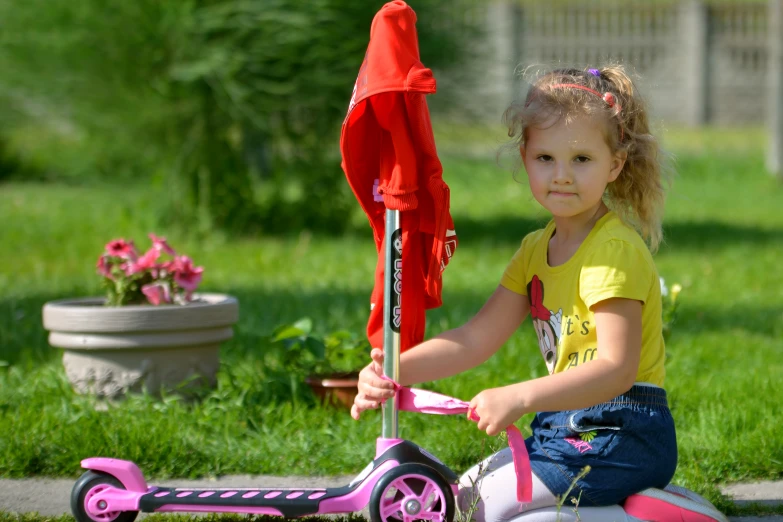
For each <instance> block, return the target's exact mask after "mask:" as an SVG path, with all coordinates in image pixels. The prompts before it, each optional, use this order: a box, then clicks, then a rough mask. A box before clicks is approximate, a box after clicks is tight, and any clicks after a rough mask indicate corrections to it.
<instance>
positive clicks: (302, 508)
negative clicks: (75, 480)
mask: <svg viewBox="0 0 783 522" xmlns="http://www.w3.org/2000/svg"><path fill="white" fill-rule="evenodd" d="M388 460H394V461H396V462H400V463H402V462H405V463H408V462H415V463H420V464H424V465H427V466H429V467H431V468H433V469H434V470H436V471H437V472H438V473H440V474H441V476H443V478H444V479H445V480H446V482H447V483H448V484H456V483H457V481H458V477H457V475H456V474H455V473H454V471H452V470H451V469H449V468H448V467H447V466H446V465H444V464H443V463H442V462H440V461H439V460H437V459H436V458H435V457H434V456H432V455H431V454H429V453H428V452H426V451H424V450H423V449H422V448H420V447H419V446H418V445H416V444H415V443H413V442H410V441H407V440H403V441H400V443H399V444H397V445H395V446H393V447H391V448H389V449H388V450H386V451H385V452H384V453H383V454H382V455H380V456H378V457H377V458H376V459H375V460H373V461H372V462H371V463H370V465H368V466H367V468H365V470H364V471H363V472H362V473H360V474H359V476H358V477H356V478H355V479H354V480H353V481H352V482H351V483H350V484H348V485H346V486H343V487H337V488H270V487H265V488H236V489H218V488H194V489H185V488H179V487H155V489H153V490H152V491H150V492H149V493H145V494H144V495H142V496H141V498H140V499H139V509H140V510H141V511H143V512H147V513H151V512H159V511H180V512H181V511H218V510H220V509H219V508H225V510H224V511H233V512H252V511H253V510H254V509H259V510H261V509H264V508H267V509H268V508H271V509H274V510H277V511H279V512H280V514H281V515H283V516H284V517H287V518H298V517H302V516H306V515H313V514H316V513H318V512H319V507H320V504H321V502H323V501H324V500H327V499H331V498H335V497H342V496H345V495H348V494H349V493H351V492H352V491H354V490H356V489H357V488H359V487H360V486H361V485H362V483H363V482H364V480H365V479H366V478H367V476H368V475H369V474H370V473H371V472H372V471H374V470H376V469H377V468H379V467H380V466H381V465H383V463H384V462H386V461H388ZM259 512H260V511H259Z"/></svg>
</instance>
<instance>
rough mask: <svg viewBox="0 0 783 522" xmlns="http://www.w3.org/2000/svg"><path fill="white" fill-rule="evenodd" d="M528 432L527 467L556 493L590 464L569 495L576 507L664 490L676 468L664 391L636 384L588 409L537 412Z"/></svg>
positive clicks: (674, 437)
mask: <svg viewBox="0 0 783 522" xmlns="http://www.w3.org/2000/svg"><path fill="white" fill-rule="evenodd" d="M531 428H532V429H533V435H532V436H531V437H529V438H528V439H527V440H526V441H525V444H526V445H527V450H528V453H529V454H530V465H531V467H532V468H533V472H534V473H535V474H536V475H537V476H538V478H539V479H541V481H542V482H543V483H544V484H546V486H547V487H548V488H549V490H550V491H551V492H552V493H554V494H555V495H558V496H559V495H563V494H564V493H565V492H566V491H567V490H568V488H569V487H570V485H571V484H572V482H573V481H574V478H576V476H577V475H578V474H579V473H580V471H581V470H582V469H583V468H584V467H585V466H588V465H589V466H590V471H589V472H588V473H587V475H585V476H584V477H582V478H580V479H579V480H578V481H577V482H576V485H575V486H574V488H573V489H572V490H571V493H570V494H569V498H570V497H574V498H578V499H579V505H580V506H608V505H612V504H618V503H620V502H622V501H623V500H624V499H625V498H626V497H628V496H630V495H632V494H634V493H638V492H639V491H642V490H643V489H646V488H650V487H654V488H663V487H665V486H666V485H667V484H668V483H669V481H670V480H671V478H672V476H673V475H674V470H675V468H676V467H677V438H676V434H675V431H674V420H673V419H672V414H671V412H670V411H669V406H668V403H667V400H666V391H665V390H664V389H663V388H658V387H654V386H640V385H635V386H634V387H633V388H631V389H630V390H629V391H628V392H626V393H624V394H622V395H620V396H618V397H616V398H614V399H612V400H610V401H608V402H605V403H602V404H598V405H596V406H592V407H590V408H586V409H583V410H570V411H560V412H542V413H538V414H537V415H536V417H535V419H534V420H533V422H532V424H531ZM564 505H565V506H567V505H571V502H570V500H568V499H567V500H566V502H565V503H564Z"/></svg>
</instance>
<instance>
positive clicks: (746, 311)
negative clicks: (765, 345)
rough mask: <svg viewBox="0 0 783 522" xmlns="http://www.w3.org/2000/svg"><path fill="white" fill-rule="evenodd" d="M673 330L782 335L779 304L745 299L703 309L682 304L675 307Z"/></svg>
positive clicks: (768, 335)
mask: <svg viewBox="0 0 783 522" xmlns="http://www.w3.org/2000/svg"><path fill="white" fill-rule="evenodd" d="M674 330H675V331H677V332H678V333H680V332H681V333H688V334H699V333H703V332H727V331H732V332H737V331H741V332H746V333H748V334H753V335H764V336H767V337H776V336H778V337H779V336H781V335H783V306H780V305H766V306H764V305H756V306H753V305H748V304H747V303H743V304H741V305H731V306H725V307H720V308H718V307H716V308H706V309H705V308H701V307H700V308H689V307H687V306H683V307H682V308H680V309H679V310H678V317H677V323H676V324H675V325H674Z"/></svg>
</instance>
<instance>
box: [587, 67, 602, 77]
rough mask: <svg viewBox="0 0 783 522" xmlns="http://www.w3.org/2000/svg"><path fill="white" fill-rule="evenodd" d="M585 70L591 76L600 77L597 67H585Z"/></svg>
mask: <svg viewBox="0 0 783 522" xmlns="http://www.w3.org/2000/svg"><path fill="white" fill-rule="evenodd" d="M587 72H589V73H590V74H592V75H593V76H597V77H599V78H600V77H601V71H599V70H598V69H587Z"/></svg>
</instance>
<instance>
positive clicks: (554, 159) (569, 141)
mask: <svg viewBox="0 0 783 522" xmlns="http://www.w3.org/2000/svg"><path fill="white" fill-rule="evenodd" d="M520 151H521V153H522V161H523V162H524V164H525V170H526V171H527V176H528V180H529V182H530V190H531V191H532V193H533V197H535V198H536V201H538V202H539V203H540V204H541V205H542V206H543V207H544V208H546V209H547V210H548V211H549V212H551V213H552V215H553V216H555V217H563V218H570V217H575V216H580V215H592V213H594V212H595V211H596V210H597V209H598V207H599V206H600V205H601V202H602V198H603V195H604V190H605V189H606V186H607V185H608V184H609V183H611V182H612V181H614V180H615V179H617V176H619V175H620V171H621V170H622V168H623V165H625V158H626V155H625V154H624V153H617V154H613V153H612V151H611V149H610V148H609V145H607V144H606V140H605V138H604V127H603V125H602V122H600V121H597V120H595V119H594V118H590V117H586V116H582V117H578V118H575V119H574V120H572V121H571V122H569V123H568V124H566V122H565V121H564V119H563V118H559V119H556V118H553V119H551V120H550V121H548V122H545V123H544V124H543V125H541V126H538V127H530V128H528V129H527V140H526V142H525V145H524V146H523V147H522V148H521V149H520Z"/></svg>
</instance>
